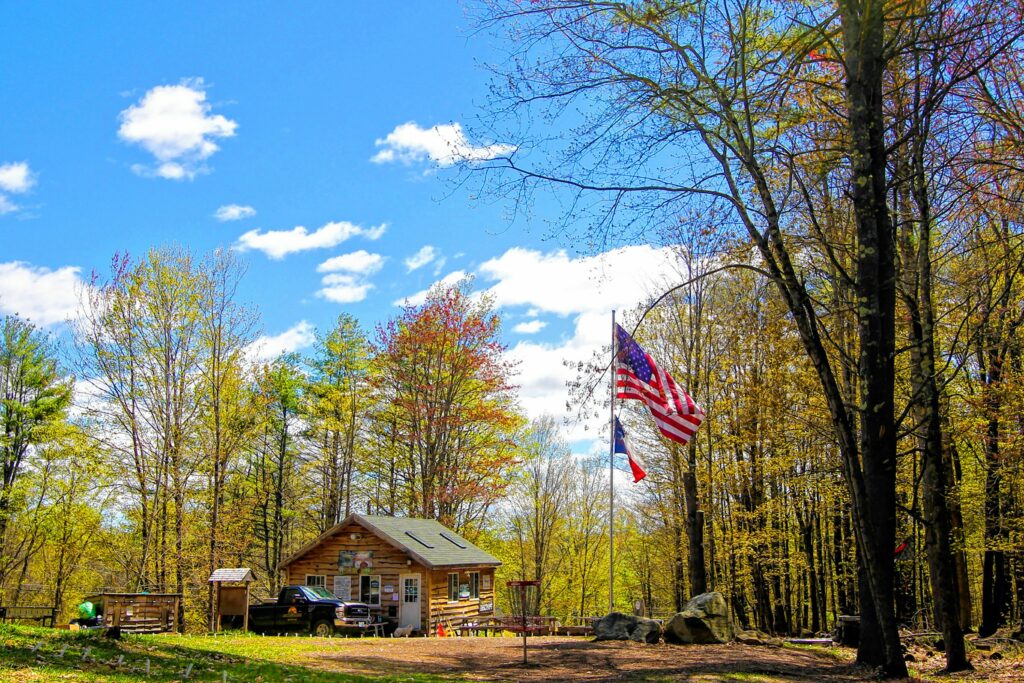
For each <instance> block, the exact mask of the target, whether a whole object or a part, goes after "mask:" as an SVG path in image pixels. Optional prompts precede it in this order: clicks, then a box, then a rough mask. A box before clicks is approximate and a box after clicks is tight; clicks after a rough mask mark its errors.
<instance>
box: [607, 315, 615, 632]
mask: <svg viewBox="0 0 1024 683" xmlns="http://www.w3.org/2000/svg"><path fill="white" fill-rule="evenodd" d="M608 369H609V371H610V373H609V374H611V390H612V393H611V400H610V401H609V402H608V403H609V404H610V405H611V417H610V418H609V420H608V431H609V432H610V437H611V438H610V439H609V446H608V611H609V612H614V611H615V309H612V362H611V364H610V365H609V366H608Z"/></svg>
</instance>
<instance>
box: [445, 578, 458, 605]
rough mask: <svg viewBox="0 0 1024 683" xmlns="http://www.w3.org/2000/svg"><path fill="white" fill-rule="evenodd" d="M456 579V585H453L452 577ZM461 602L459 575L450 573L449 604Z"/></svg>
mask: <svg viewBox="0 0 1024 683" xmlns="http://www.w3.org/2000/svg"><path fill="white" fill-rule="evenodd" d="M453 576H454V577H455V583H452V577H453ZM458 601H459V573H458V572H448V602H458Z"/></svg>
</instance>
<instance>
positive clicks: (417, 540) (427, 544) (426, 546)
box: [405, 531, 434, 548]
mask: <svg viewBox="0 0 1024 683" xmlns="http://www.w3.org/2000/svg"><path fill="white" fill-rule="evenodd" d="M405 535H406V536H408V537H409V538H411V539H412V540H414V541H416V542H417V543H419V544H420V545H421V546H423V547H424V548H433V547H434V546H432V545H430V544H429V543H427V542H426V541H424V540H423V539H422V538H420V537H419V536H417V535H416V534H414V533H413V532H411V531H406V532H405Z"/></svg>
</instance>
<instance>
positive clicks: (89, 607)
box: [78, 600, 96, 619]
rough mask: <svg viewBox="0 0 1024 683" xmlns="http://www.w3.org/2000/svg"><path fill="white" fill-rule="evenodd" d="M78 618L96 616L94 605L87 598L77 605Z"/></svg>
mask: <svg viewBox="0 0 1024 683" xmlns="http://www.w3.org/2000/svg"><path fill="white" fill-rule="evenodd" d="M78 618H79V619H95V618H96V605H94V604H92V603H91V602H89V601H88V600H86V601H85V602H83V603H82V604H81V605H79V606H78Z"/></svg>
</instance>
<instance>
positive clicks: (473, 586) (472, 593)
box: [469, 572, 480, 600]
mask: <svg viewBox="0 0 1024 683" xmlns="http://www.w3.org/2000/svg"><path fill="white" fill-rule="evenodd" d="M469 597H470V598H471V599H473V600H476V599H478V598H479V597H480V572H470V573H469Z"/></svg>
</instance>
